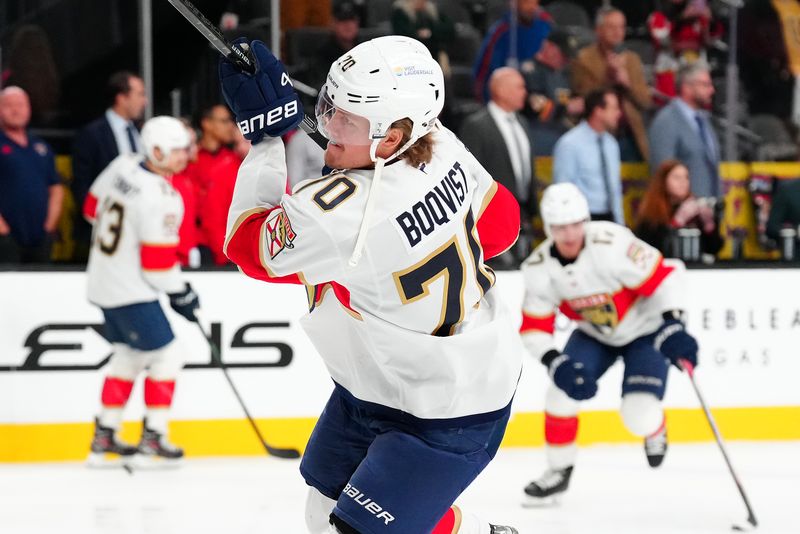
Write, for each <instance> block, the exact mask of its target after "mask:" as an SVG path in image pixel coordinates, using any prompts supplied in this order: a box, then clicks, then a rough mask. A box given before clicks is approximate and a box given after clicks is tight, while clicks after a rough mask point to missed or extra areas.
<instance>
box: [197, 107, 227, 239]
mask: <svg viewBox="0 0 800 534" xmlns="http://www.w3.org/2000/svg"><path fill="white" fill-rule="evenodd" d="M199 125H200V139H199V141H198V151H197V161H195V162H193V163H190V164H189V166H188V167H187V168H186V171H185V173H186V175H188V176H189V178H190V180H191V182H192V184H193V185H194V193H195V194H194V198H195V208H196V213H197V219H198V220H197V231H198V236H197V237H198V245H200V246H207V244H208V239H207V236H206V235H205V233H204V232H203V221H202V219H203V217H204V214H205V213H206V205H205V204H206V199H207V197H208V189H209V187H210V186H211V183H212V182H213V181H214V180H215V179H216V174H215V172H214V171H213V169H214V168H216V167H217V166H219V165H220V164H222V165H232V164H233V163H231V162H236V165H237V167H238V163H239V161H240V160H239V158H238V157H237V156H236V154H234V153H233V151H232V150H231V149H230V148H229V146H230V145H231V144H232V143H233V142H234V138H235V134H236V124H234V122H233V118H232V116H231V112H230V111H229V110H228V108H227V107H226V106H225V105H224V104H213V105H211V106H209V107H207V108H205V109H204V110H203V111H202V113H201V115H200V121H199ZM225 162H227V163H225Z"/></svg>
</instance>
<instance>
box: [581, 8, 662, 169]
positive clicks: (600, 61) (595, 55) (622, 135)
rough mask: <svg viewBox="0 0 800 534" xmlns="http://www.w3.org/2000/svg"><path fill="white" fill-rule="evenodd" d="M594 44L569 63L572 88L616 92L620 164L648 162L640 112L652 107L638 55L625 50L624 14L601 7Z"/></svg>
mask: <svg viewBox="0 0 800 534" xmlns="http://www.w3.org/2000/svg"><path fill="white" fill-rule="evenodd" d="M595 32H596V35H597V41H596V42H595V43H594V44H592V45H589V46H587V47H585V48H583V49H582V50H580V51H579V52H578V56H577V57H576V58H575V61H574V62H573V64H572V89H573V91H575V93H576V94H578V95H581V96H586V95H587V94H589V93H590V92H591V91H594V90H597V89H607V88H611V89H613V90H614V91H616V93H617V98H618V99H619V102H620V106H621V108H622V120H621V121H620V124H619V127H618V128H617V131H616V138H617V141H618V142H619V145H620V153H621V157H622V160H623V161H642V160H646V159H648V156H649V151H648V144H647V130H646V128H645V124H644V117H643V116H642V114H643V112H644V111H646V110H647V109H648V108H649V107H650V105H651V98H650V88H649V87H648V86H647V81H646V79H645V76H644V68H643V67H642V60H641V58H640V57H639V55H638V54H636V53H635V52H633V51H631V50H625V47H624V44H623V41H624V40H625V15H624V14H623V13H622V11H620V10H619V9H616V8H613V7H604V8H601V9H600V10H599V11H598V12H597V18H596V21H595Z"/></svg>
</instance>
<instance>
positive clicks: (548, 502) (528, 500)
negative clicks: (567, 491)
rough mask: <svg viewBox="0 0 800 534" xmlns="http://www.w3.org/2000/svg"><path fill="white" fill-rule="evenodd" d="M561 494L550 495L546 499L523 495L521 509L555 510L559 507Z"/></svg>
mask: <svg viewBox="0 0 800 534" xmlns="http://www.w3.org/2000/svg"><path fill="white" fill-rule="evenodd" d="M561 495H562V494H561V493H557V494H555V495H550V496H548V497H533V496H531V495H528V494H525V497H524V499H523V500H522V507H523V508H557V507H559V506H561Z"/></svg>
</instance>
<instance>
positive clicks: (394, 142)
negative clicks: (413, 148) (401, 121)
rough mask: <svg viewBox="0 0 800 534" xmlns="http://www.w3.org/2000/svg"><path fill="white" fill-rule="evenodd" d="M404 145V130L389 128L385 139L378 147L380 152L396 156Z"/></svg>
mask: <svg viewBox="0 0 800 534" xmlns="http://www.w3.org/2000/svg"><path fill="white" fill-rule="evenodd" d="M402 144H403V130H401V129H400V128H389V131H388V132H387V133H386V137H384V138H383V140H382V141H381V144H380V145H379V146H378V148H379V150H380V152H385V153H386V155H391V154H394V153H395V151H397V150H398V149H399V148H400V147H401V146H402Z"/></svg>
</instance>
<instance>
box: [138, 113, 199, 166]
mask: <svg viewBox="0 0 800 534" xmlns="http://www.w3.org/2000/svg"><path fill="white" fill-rule="evenodd" d="M190 143H191V140H190V139H189V132H188V131H187V130H186V126H184V125H183V123H182V122H181V121H179V120H178V119H176V118H174V117H168V116H166V115H160V116H158V117H153V118H152V119H150V120H148V121H147V122H145V123H144V127H143V128H142V144H143V145H144V150H145V153H146V154H147V159H149V160H150V161H151V162H153V163H155V164H159V163H161V162H162V161H163V159H162V160H159V159H158V158H156V155H155V149H156V147H158V148H160V149H161V152H162V154H163V155H164V157H165V158H166V157H167V156H169V153H170V152H172V151H173V150H175V149H180V148H189V144H190Z"/></svg>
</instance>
